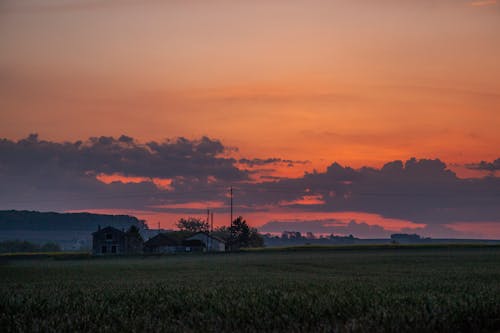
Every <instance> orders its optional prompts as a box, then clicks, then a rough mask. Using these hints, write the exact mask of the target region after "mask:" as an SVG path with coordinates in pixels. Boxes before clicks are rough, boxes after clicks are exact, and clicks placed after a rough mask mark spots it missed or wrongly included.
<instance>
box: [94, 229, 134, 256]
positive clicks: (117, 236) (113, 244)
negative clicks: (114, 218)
mask: <svg viewBox="0 0 500 333" xmlns="http://www.w3.org/2000/svg"><path fill="white" fill-rule="evenodd" d="M134 228H135V227H131V228H130V229H129V230H128V231H124V230H119V229H116V228H113V227H106V228H102V229H101V227H99V229H98V230H97V231H96V232H94V233H92V254H94V255H107V254H135V253H141V252H142V248H143V242H144V241H143V239H142V237H141V235H140V234H139V231H138V229H137V228H135V229H134Z"/></svg>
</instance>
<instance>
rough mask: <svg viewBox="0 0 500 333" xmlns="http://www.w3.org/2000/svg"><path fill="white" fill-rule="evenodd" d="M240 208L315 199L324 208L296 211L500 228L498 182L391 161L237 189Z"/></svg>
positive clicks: (429, 163)
mask: <svg viewBox="0 0 500 333" xmlns="http://www.w3.org/2000/svg"><path fill="white" fill-rule="evenodd" d="M238 194H239V195H240V196H243V198H241V197H240V198H239V200H240V202H241V201H243V202H244V204H246V205H250V206H251V205H252V204H255V205H257V206H261V205H266V204H267V205H269V204H271V205H279V204H280V202H283V201H285V202H293V201H295V200H299V199H300V198H303V197H304V196H313V195H314V196H321V198H322V200H323V201H324V203H322V204H312V205H305V204H301V203H300V202H298V203H297V204H295V205H292V206H290V205H288V206H287V207H289V208H290V207H291V208H293V207H295V208H297V209H299V208H300V209H301V210H311V211H323V212H339V211H359V212H367V213H375V214H380V215H382V216H384V217H389V218H398V219H404V220H409V221H414V222H419V223H426V224H445V223H450V222H456V221H471V222H474V221H499V222H500V179H499V178H496V177H485V178H481V179H460V178H458V177H457V176H456V175H455V174H454V173H453V172H452V171H450V170H449V169H447V167H446V164H445V163H443V162H442V161H440V160H438V159H435V160H430V159H421V160H417V159H415V158H412V159H410V160H408V161H406V162H403V161H393V162H390V163H387V164H386V165H384V166H383V167H382V168H381V169H374V168H367V167H364V168H361V169H357V170H355V169H353V168H350V167H343V166H341V165H340V164H338V163H333V164H332V165H331V166H330V167H328V169H327V170H326V172H324V173H318V172H313V173H307V174H305V175H304V177H302V178H300V179H283V180H279V181H275V182H265V183H261V184H259V185H258V186H252V187H250V186H240V189H239V193H238Z"/></svg>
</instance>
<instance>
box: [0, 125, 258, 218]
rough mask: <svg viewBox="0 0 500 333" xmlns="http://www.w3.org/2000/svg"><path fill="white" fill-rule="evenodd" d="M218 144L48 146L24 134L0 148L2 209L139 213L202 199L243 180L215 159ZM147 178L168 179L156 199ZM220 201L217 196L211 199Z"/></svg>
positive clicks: (99, 141)
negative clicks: (116, 178)
mask: <svg viewBox="0 0 500 333" xmlns="http://www.w3.org/2000/svg"><path fill="white" fill-rule="evenodd" d="M225 151H226V150H225V147H224V146H223V145H222V143H221V142H220V141H218V140H212V139H210V138H207V137H203V138H201V139H199V140H188V139H185V138H178V139H175V140H165V141H163V142H156V141H150V142H146V143H144V144H142V143H139V142H137V141H136V140H134V139H133V138H131V137H128V136H121V137H119V138H118V139H116V138H113V137H108V136H101V137H94V138H90V139H89V140H87V141H76V142H63V143H57V142H51V141H44V140H40V139H39V138H38V136H37V135H36V134H32V135H30V136H28V137H27V138H25V139H22V140H19V141H17V142H16V141H11V140H7V139H1V140H0V182H1V184H2V186H1V187H0V202H1V204H0V205H1V206H2V208H6V209H10V208H17V209H21V208H27V209H42V210H47V209H52V210H56V211H60V210H68V209H91V208H126V209H147V208H148V207H149V206H152V205H160V204H162V203H164V202H166V201H171V200H176V201H181V202H182V201H189V200H197V199H199V198H205V197H206V196H207V189H209V188H210V190H211V191H212V192H213V188H214V187H215V186H216V185H217V186H219V185H220V184H225V183H227V182H237V181H242V180H246V179H248V174H247V172H245V171H242V170H239V169H238V168H236V167H235V166H234V163H235V160H233V159H230V158H225V157H220V156H219V155H222V154H223V153H225ZM99 174H121V175H124V176H128V177H141V178H142V179H144V180H143V181H139V182H137V183H122V182H113V183H111V184H104V183H103V182H101V181H99V180H98V179H97V178H96V176H98V175H99ZM152 178H159V179H170V180H171V181H172V184H171V186H172V191H170V192H167V191H162V190H161V189H159V188H158V187H157V186H156V185H155V184H154V183H153V181H152ZM219 196H223V194H219Z"/></svg>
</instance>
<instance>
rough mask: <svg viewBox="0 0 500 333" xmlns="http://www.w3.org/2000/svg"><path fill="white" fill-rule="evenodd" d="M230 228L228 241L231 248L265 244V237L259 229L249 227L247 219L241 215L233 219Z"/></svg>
mask: <svg viewBox="0 0 500 333" xmlns="http://www.w3.org/2000/svg"><path fill="white" fill-rule="evenodd" d="M228 230H229V233H230V236H229V242H228V243H229V247H230V248H231V249H238V248H242V247H261V246H264V239H263V238H262V236H261V235H260V234H259V232H258V231H257V229H256V228H251V227H249V226H248V224H247V221H245V220H244V219H243V217H241V216H238V218H236V220H234V221H233V225H232V226H231V227H230V228H228Z"/></svg>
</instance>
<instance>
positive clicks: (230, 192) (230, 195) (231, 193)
mask: <svg viewBox="0 0 500 333" xmlns="http://www.w3.org/2000/svg"><path fill="white" fill-rule="evenodd" d="M229 197H230V198H231V224H230V226H231V227H232V226H233V187H232V186H231V187H230V188H229Z"/></svg>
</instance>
